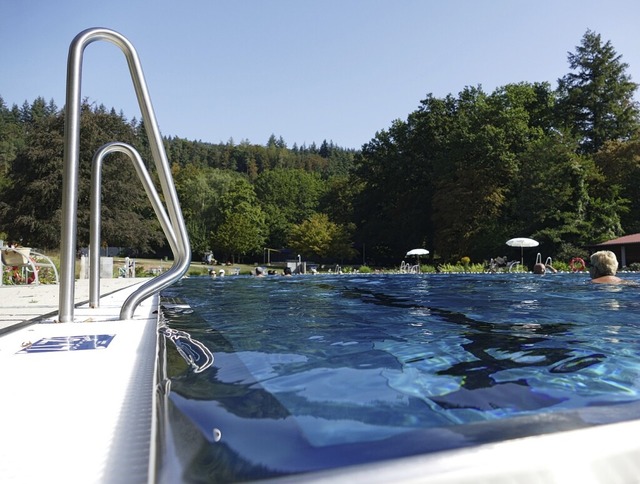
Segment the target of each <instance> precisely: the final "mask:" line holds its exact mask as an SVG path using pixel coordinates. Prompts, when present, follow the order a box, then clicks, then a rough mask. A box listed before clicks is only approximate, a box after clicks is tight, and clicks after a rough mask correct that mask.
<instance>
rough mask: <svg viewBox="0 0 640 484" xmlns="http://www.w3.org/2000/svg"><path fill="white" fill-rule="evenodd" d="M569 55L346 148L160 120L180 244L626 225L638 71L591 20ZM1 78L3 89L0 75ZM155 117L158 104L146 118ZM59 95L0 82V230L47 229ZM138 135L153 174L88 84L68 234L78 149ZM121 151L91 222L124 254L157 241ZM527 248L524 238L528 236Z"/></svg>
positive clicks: (636, 159) (251, 254)
mask: <svg viewBox="0 0 640 484" xmlns="http://www.w3.org/2000/svg"><path fill="white" fill-rule="evenodd" d="M567 60H568V69H567V73H566V74H565V75H564V76H563V77H561V78H560V79H558V81H557V85H556V86H551V85H550V84H549V83H546V82H541V83H538V82H533V83H532V82H520V83H514V84H507V85H504V86H501V87H499V88H497V89H495V90H494V91H493V92H485V91H484V90H483V89H482V86H468V87H465V88H464V89H463V90H462V91H461V92H459V93H458V94H457V95H453V94H449V95H447V96H446V97H444V98H436V97H434V96H433V95H431V94H428V95H426V96H425V99H423V100H421V101H419V103H418V107H417V109H416V110H415V111H413V112H411V113H409V114H408V115H407V117H406V119H404V120H401V119H398V120H395V121H393V122H392V123H391V125H390V126H388V127H386V128H381V129H380V130H379V131H378V132H377V133H375V134H373V136H372V139H371V140H370V141H369V142H367V143H366V144H364V145H363V146H362V147H360V148H359V149H357V150H356V149H347V148H342V147H339V146H336V145H335V144H334V143H333V142H332V141H326V140H325V141H323V142H322V143H321V144H320V145H319V146H318V145H316V144H312V145H311V146H306V145H303V146H297V145H295V144H294V145H293V146H291V147H289V146H287V143H286V142H285V140H283V139H282V138H281V137H280V138H278V137H276V136H275V135H272V136H271V137H270V138H269V140H268V141H267V142H266V144H265V145H257V144H251V143H249V142H248V141H243V142H240V143H239V144H236V143H234V142H233V140H229V141H228V142H227V143H224V144H213V143H207V142H203V141H200V140H198V141H196V140H187V139H182V138H177V137H171V136H166V137H165V138H164V144H165V149H166V152H167V156H168V158H169V160H170V162H171V168H172V173H173V177H174V180H175V184H176V189H177V192H178V196H179V199H180V203H181V207H182V211H183V214H184V217H185V221H186V225H187V229H188V231H189V237H190V240H191V245H192V252H193V254H194V258H195V259H199V258H200V257H202V255H203V254H204V253H205V252H207V251H213V253H214V256H215V258H216V259H218V260H222V261H226V260H229V261H244V262H252V261H256V262H261V261H262V260H263V256H264V253H265V252H264V251H265V250H266V249H267V248H268V249H270V250H271V249H272V250H274V251H276V250H277V251H282V253H286V250H289V251H291V253H295V254H302V255H303V256H304V257H305V259H306V260H313V261H316V262H321V263H339V264H346V263H353V264H365V265H369V266H373V267H392V266H394V265H396V266H397V265H398V264H399V263H400V261H401V260H402V258H403V257H404V254H406V252H407V251H408V250H409V249H412V248H416V247H424V248H427V249H429V251H430V254H429V256H428V257H429V259H430V263H433V264H438V263H455V262H457V261H459V260H460V259H461V258H463V257H468V258H470V259H471V261H473V262H482V261H483V260H487V259H489V258H491V257H496V256H502V255H505V254H506V253H507V247H506V246H505V241H506V240H507V239H509V238H513V237H532V238H534V239H536V240H538V241H539V242H540V247H539V251H540V252H542V253H543V254H544V255H545V257H546V256H552V257H553V258H554V259H557V260H569V259H571V258H572V257H575V256H582V257H584V256H586V253H587V252H586V250H587V248H588V247H589V246H591V245H593V244H597V243H599V242H603V241H605V240H608V239H611V238H614V237H618V236H621V235H625V234H631V233H636V232H640V193H639V192H640V129H639V128H640V116H639V113H640V111H639V106H638V103H637V101H635V99H634V95H635V93H636V90H637V84H636V83H634V82H633V81H632V79H631V78H630V76H629V75H628V74H627V69H628V67H629V66H628V65H627V64H626V63H624V62H623V59H622V55H620V54H618V53H617V52H616V51H615V49H614V46H613V45H612V44H611V42H610V41H604V40H603V39H602V38H601V36H600V35H599V34H597V33H596V32H593V31H589V30H588V31H587V32H586V33H585V34H584V36H583V37H582V39H580V41H579V44H578V45H577V46H576V48H575V51H574V52H569V53H568V55H567ZM0 94H1V93H0ZM159 122H160V123H159V124H160V126H162V120H159ZM63 129H64V110H63V109H60V108H58V106H57V105H56V103H55V102H54V101H53V100H51V101H46V100H45V99H44V98H41V97H39V98H37V99H35V100H33V101H32V102H27V101H25V102H24V103H23V104H22V105H21V106H18V105H17V104H13V105H12V106H11V107H9V106H8V105H7V104H6V102H5V100H4V99H3V98H2V97H0V239H3V240H5V241H9V242H15V243H19V244H21V245H24V246H30V247H36V248H39V249H41V250H55V249H57V248H58V247H59V245H60V224H61V221H60V212H61V203H62V193H61V186H62V166H63ZM111 141H121V142H125V143H129V144H131V145H132V146H134V147H135V148H136V149H137V150H138V151H139V152H140V154H141V155H142V158H143V160H145V163H147V165H148V169H149V171H150V172H151V173H152V176H153V174H154V167H153V163H151V154H150V151H149V146H148V142H147V139H146V135H145V132H144V120H136V119H135V118H134V119H132V120H128V119H127V118H126V116H125V114H124V113H122V112H118V111H117V110H116V109H115V108H111V109H109V108H106V107H105V106H103V105H100V104H98V103H95V102H92V101H90V100H89V99H85V100H84V102H83V105H82V118H81V136H80V144H81V146H80V156H81V166H80V189H79V198H78V214H79V221H78V245H79V247H84V246H87V245H88V242H89V182H90V173H91V160H92V157H93V155H94V153H95V152H96V151H97V150H98V149H99V148H100V146H102V145H103V144H105V143H107V142H111ZM145 197H146V196H145V194H144V190H143V189H142V186H141V183H140V181H139V180H138V178H137V176H136V174H135V170H134V168H133V166H132V164H131V163H130V162H129V160H128V159H127V158H126V157H124V156H122V155H120V154H117V153H116V154H112V155H109V157H108V158H107V160H106V163H105V164H104V167H103V184H102V239H103V244H104V245H109V246H116V247H123V248H126V251H127V253H128V254H129V255H134V256H142V255H154V256H164V255H170V253H169V249H168V246H167V243H166V241H165V240H164V236H163V234H162V231H161V229H160V226H159V224H158V223H157V221H156V218H155V215H154V213H153V209H152V207H151V206H150V204H149V202H148V200H146V198H145ZM533 256H534V257H535V254H533Z"/></svg>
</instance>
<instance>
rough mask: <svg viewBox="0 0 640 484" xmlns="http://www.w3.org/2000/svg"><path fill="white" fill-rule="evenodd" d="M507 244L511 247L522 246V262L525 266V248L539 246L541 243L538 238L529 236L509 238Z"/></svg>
mask: <svg viewBox="0 0 640 484" xmlns="http://www.w3.org/2000/svg"><path fill="white" fill-rule="evenodd" d="M507 245H508V246H510V247H520V264H522V266H523V267H524V253H523V252H524V248H525V247H538V246H539V245H540V243H539V242H538V241H537V240H533V239H528V238H527V237H516V238H515V239H509V240H507Z"/></svg>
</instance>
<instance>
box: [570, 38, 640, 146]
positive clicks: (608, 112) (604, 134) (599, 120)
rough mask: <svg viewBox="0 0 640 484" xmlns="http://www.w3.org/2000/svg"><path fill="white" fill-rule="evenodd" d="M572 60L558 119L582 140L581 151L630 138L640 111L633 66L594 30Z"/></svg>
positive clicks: (584, 40) (577, 49) (583, 41)
mask: <svg viewBox="0 0 640 484" xmlns="http://www.w3.org/2000/svg"><path fill="white" fill-rule="evenodd" d="M568 60H569V66H570V68H571V69H572V70H573V71H574V72H570V73H569V74H567V75H565V76H564V77H563V78H562V79H559V80H558V94H559V102H558V118H559V119H561V120H563V122H565V123H567V128H568V129H569V130H570V131H572V132H573V134H575V135H576V136H577V137H578V138H579V139H580V140H581V151H582V152H583V153H596V152H598V151H599V150H600V148H601V147H602V146H603V145H604V143H605V142H607V141H610V140H626V139H628V138H629V137H630V136H631V135H632V133H633V132H634V131H635V130H636V129H637V128H638V114H639V111H638V104H637V103H636V102H635V101H634V100H633V94H634V92H635V90H636V88H637V84H636V83H634V82H632V81H631V77H630V76H629V75H628V74H627V73H626V70H627V68H628V67H629V65H628V64H626V63H624V62H622V56H621V55H619V54H617V53H616V51H615V50H614V48H613V46H612V45H611V42H609V41H607V42H604V43H603V41H602V38H601V36H600V34H596V33H595V32H592V31H591V30H587V32H586V33H585V34H584V36H583V38H582V42H581V44H580V45H579V46H577V47H576V51H575V52H574V53H569V56H568Z"/></svg>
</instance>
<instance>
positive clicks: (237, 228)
mask: <svg viewBox="0 0 640 484" xmlns="http://www.w3.org/2000/svg"><path fill="white" fill-rule="evenodd" d="M220 217H221V223H220V224H219V225H218V226H217V228H216V230H215V231H214V232H213V234H212V245H213V247H214V250H216V251H217V252H221V253H222V254H223V255H226V256H229V257H232V258H233V257H234V256H240V257H242V256H246V255H248V254H257V253H262V248H263V247H264V244H265V241H266V239H265V234H266V223H265V214H264V212H263V211H262V209H261V208H260V205H259V204H258V202H257V199H256V195H255V192H254V189H253V186H252V185H251V184H250V183H249V182H248V181H247V180H245V179H243V178H238V179H235V180H233V181H232V183H231V185H230V186H229V189H228V190H227V192H226V193H225V194H223V195H222V196H221V197H220Z"/></svg>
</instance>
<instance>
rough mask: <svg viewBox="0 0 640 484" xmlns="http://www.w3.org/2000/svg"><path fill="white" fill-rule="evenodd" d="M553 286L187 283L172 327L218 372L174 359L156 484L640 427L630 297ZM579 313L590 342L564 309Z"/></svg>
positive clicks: (170, 319) (376, 280) (172, 355)
mask: <svg viewBox="0 0 640 484" xmlns="http://www.w3.org/2000/svg"><path fill="white" fill-rule="evenodd" d="M559 276H560V277H559V278H558V279H554V280H552V278H551V277H550V278H547V279H546V280H544V281H541V280H540V279H533V277H534V276H529V277H526V275H522V276H520V278H519V279H511V280H507V279H500V280H498V281H496V282H495V283H492V284H487V283H481V280H482V278H483V276H479V278H474V277H472V276H459V275H455V276H451V277H449V279H450V280H453V279H457V280H458V281H457V282H453V281H447V276H434V275H430V276H428V277H429V278H430V279H427V277H420V279H419V280H418V281H417V280H416V276H415V275H412V276H407V277H401V276H374V277H357V276H353V277H351V276H349V277H344V276H335V277H333V278H319V279H315V280H314V279H311V278H300V279H298V280H297V281H296V280H293V279H292V278H286V279H285V278H282V279H274V280H271V281H270V280H268V278H265V280H261V281H255V280H253V279H252V278H245V279H244V280H241V279H240V278H238V279H237V280H236V281H233V282H232V281H231V278H229V280H228V281H224V284H220V281H217V282H212V281H209V280H204V279H203V280H194V279H192V280H189V281H184V283H182V284H181V285H180V286H178V287H176V288H175V289H171V290H170V291H167V294H169V295H172V294H175V295H179V296H180V297H183V298H184V300H185V301H186V302H188V303H189V304H190V306H191V307H192V308H194V309H193V311H187V312H185V311H182V312H179V313H177V314H172V313H171V311H166V310H165V317H166V318H167V323H168V325H169V326H170V327H172V328H174V329H179V330H184V331H188V332H189V333H190V334H191V335H192V336H193V338H194V339H196V340H198V341H201V342H203V343H204V344H205V345H206V346H207V347H208V348H209V349H210V350H211V351H212V352H213V354H214V356H215V361H214V364H213V366H212V367H211V368H209V369H208V370H206V371H204V372H202V373H200V374H197V373H195V372H193V370H192V369H191V368H190V367H189V365H188V364H186V363H185V362H184V360H182V359H181V358H180V357H179V355H177V352H176V351H175V350H174V349H172V348H171V346H170V345H169V346H168V349H167V358H166V359H167V371H168V376H169V378H170V382H171V383H170V385H169V391H168V392H167V399H166V400H165V401H166V404H167V406H168V409H169V412H168V414H169V420H168V423H167V431H166V432H165V433H166V435H167V438H168V439H169V441H170V442H169V443H168V444H167V446H166V449H167V452H166V453H165V455H164V457H163V458H162V461H161V463H160V468H161V469H163V471H162V475H164V476H173V477H175V474H176V472H178V474H179V478H180V479H181V480H184V481H186V482H211V481H217V480H219V481H225V482H228V481H238V480H257V479H266V478H272V477H276V476H286V475H291V474H297V473H302V472H312V471H317V470H323V469H331V468H336V467H341V466H350V465H355V464H362V463H370V462H378V461H384V460H387V459H394V458H398V457H406V456H412V455H420V454H425V453H433V452H440V451H444V450H450V449H459V448H468V447H470V446H475V445H478V444H483V443H489V442H500V441H504V440H509V439H514V438H520V437H526V436H531V435H541V434H546V433H551V432H562V431H566V430H572V429H576V428H584V427H589V426H593V425H600V424H604V423H611V422H617V421H625V420H632V419H636V418H638V416H640V404H639V403H638V388H637V387H634V386H633V381H634V379H635V381H637V380H638V378H637V377H638V368H637V364H636V363H635V362H634V361H637V356H638V348H637V344H635V343H633V341H635V339H634V338H636V337H637V336H638V332H639V331H638V327H637V324H635V323H631V321H633V320H634V319H635V318H633V317H630V316H631V315H630V314H626V312H628V311H632V310H634V309H637V307H638V304H637V303H635V301H634V299H637V297H636V296H637V289H632V288H625V289H624V290H623V291H620V290H617V289H616V290H611V289H610V288H609V289H607V288H600V287H597V288H594V287H593V286H591V285H589V284H584V283H578V284H576V282H575V279H574V280H569V278H564V280H563V278H562V275H559ZM553 277H557V276H556V275H554V276H553ZM463 278H464V279H466V281H465V280H462V279H463ZM320 279H322V280H320ZM396 279H397V280H398V281H396V282H394V280H396ZM416 282H418V283H417V284H416ZM445 283H446V284H445ZM445 286H446V287H445ZM626 291H631V292H633V294H631V293H629V292H626ZM300 301H304V302H303V303H301V302H300ZM265 302H269V304H273V305H274V306H275V307H273V308H272V307H267V306H265ZM578 303H580V304H588V305H589V307H590V317H591V318H593V319H592V322H593V323H595V322H596V321H598V324H599V327H598V328H597V330H596V333H595V334H597V335H598V337H597V338H596V341H594V337H593V336H594V335H593V334H591V333H590V332H589V331H586V332H585V330H588V329H589V327H588V326H587V325H585V323H584V315H582V314H581V315H580V317H579V318H577V317H574V316H575V314H574V312H573V311H566V310H565V311H559V308H565V309H566V308H567V307H574V305H575V306H578ZM256 305H257V307H256ZM245 306H250V308H249V309H250V310H249V311H244V310H243V309H242V308H243V307H245ZM231 308H234V309H231ZM278 308H280V309H278ZM292 308H293V309H294V310H295V314H293V315H292V314H291V309H292ZM282 314H286V316H285V317H282ZM318 314H321V315H322V318H318V317H317V315H318ZM604 314H609V315H610V316H614V317H610V318H609V319H610V320H611V321H610V322H609V323H604V322H603V315H604ZM243 315H244V316H243ZM489 315H493V317H492V318H489V317H488V316H489ZM490 319H491V321H488V320H490ZM217 328H221V329H220V331H219V330H218V329H217ZM626 331H628V333H626ZM227 335H228V336H227ZM294 335H297V336H299V337H301V341H299V342H295V343H294V342H292V341H290V338H292V337H293V336H294ZM243 338H246V340H247V342H245V343H243ZM614 340H617V341H618V342H619V344H623V345H626V346H625V347H623V348H615V347H614V348H608V346H609V345H611V344H612V341H614ZM247 344H248V346H243V345H247ZM614 346H615V345H614ZM603 347H604V349H603ZM621 361H622V363H623V364H620V362H621ZM350 362H351V363H352V364H353V368H351V369H349V368H347V367H346V365H347V364H348V363H350ZM608 365H615V367H616V371H618V372H619V375H618V376H615V378H618V377H619V378H621V380H620V381H615V380H613V379H612V378H611V377H610V376H609V373H610V372H609V370H608ZM372 375H381V376H380V377H379V378H378V379H377V380H374V381H372V382H370V383H369V384H367V382H366V380H367V379H373V377H372ZM363 377H364V378H363ZM603 380H604V381H603ZM316 383H317V384H319V385H320V386H319V389H318V390H311V389H310V388H311V387H310V386H311V385H312V384H316ZM382 385H384V386H385V388H384V389H382V388H381V386H382ZM411 385H415V386H413V387H412V386H411ZM589 385H591V386H592V387H593V388H591V389H588V386H589ZM373 387H380V388H381V393H380V395H379V397H378V398H379V399H380V400H379V401H377V400H376V399H375V398H376V397H372V395H371V392H372V391H373V390H372V388H373ZM323 392H324V393H323ZM389 392H396V393H394V394H396V397H394V398H395V399H396V400H397V401H392V400H390V398H389ZM357 395H362V400H363V401H362V402H358V401H357ZM314 407H316V408H314ZM312 412H314V413H312ZM384 412H387V415H386V416H385V415H384ZM425 415H426V416H425ZM374 428H375V430H379V433H377V434H376V433H375V432H374ZM323 432H325V433H326V434H325V433H323ZM345 433H352V434H358V433H359V435H355V436H354V435H351V436H350V437H348V438H346V440H345V441H341V440H340V438H338V437H336V436H339V435H341V434H345ZM358 439H360V440H358ZM178 463H179V464H178ZM176 464H178V465H176ZM178 468H179V469H180V470H179V471H177V470H176V469H178ZM163 482H170V480H163Z"/></svg>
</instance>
